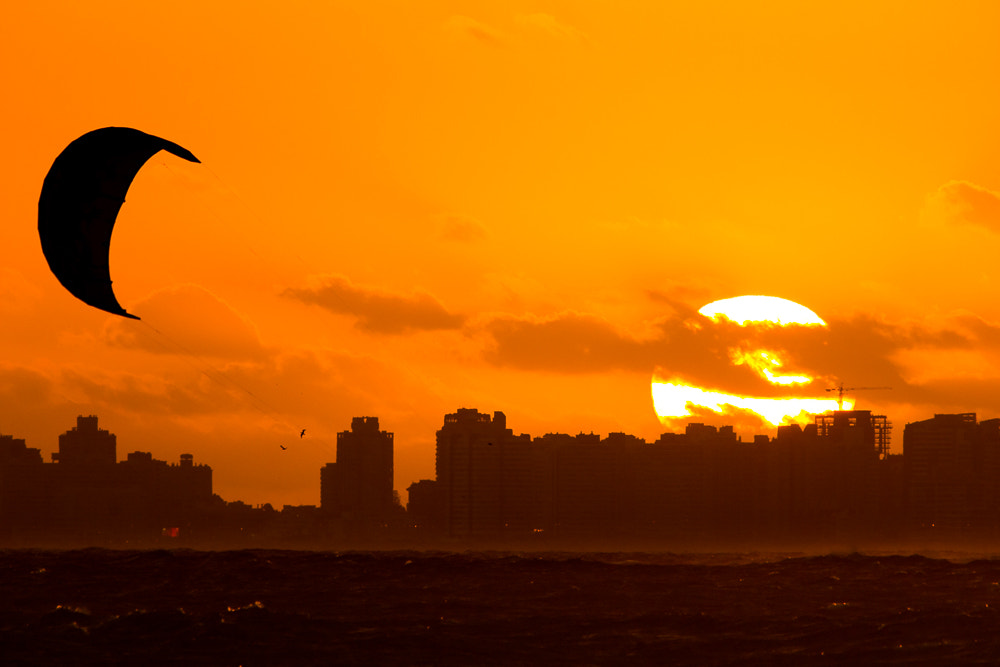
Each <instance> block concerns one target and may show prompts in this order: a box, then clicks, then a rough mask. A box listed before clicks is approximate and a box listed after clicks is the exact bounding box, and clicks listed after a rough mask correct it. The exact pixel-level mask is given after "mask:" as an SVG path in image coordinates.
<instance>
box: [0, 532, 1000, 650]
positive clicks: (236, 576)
mask: <svg viewBox="0 0 1000 667" xmlns="http://www.w3.org/2000/svg"><path fill="white" fill-rule="evenodd" d="M846 663H853V664H857V665H868V664H900V665H904V664H905V665H912V664H928V665H931V664H934V665H939V664H990V665H993V664H1000V560H993V559H979V560H973V559H955V558H952V559H946V558H928V557H924V556H874V555H846V556H808V557H806V556H799V557H792V556H781V555H766V554H730V555H725V554H715V555H673V554H609V553H603V554H562V553H544V554H541V553H532V554H527V553H525V554H504V553H462V554H450V553H436V552H353V553H333V552H310V551H278V550H250V551H191V550H175V551H174V550H172V551H112V550H101V549H86V550H79V551H27V550H16V551H0V664H2V665H24V664H30V665H54V664H67V665H80V664H84V665H90V664H94V665H97V664H101V665H115V664H134V665H182V664H183V665H320V664H322V665H387V664H388V665H616V664H622V665H624V664H656V665H745V664H750V665H811V664H824V665H828V664H846Z"/></svg>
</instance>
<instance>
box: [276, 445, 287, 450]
mask: <svg viewBox="0 0 1000 667" xmlns="http://www.w3.org/2000/svg"><path fill="white" fill-rule="evenodd" d="M278 447H281V448H282V449H288V447H285V446H284V445H278Z"/></svg>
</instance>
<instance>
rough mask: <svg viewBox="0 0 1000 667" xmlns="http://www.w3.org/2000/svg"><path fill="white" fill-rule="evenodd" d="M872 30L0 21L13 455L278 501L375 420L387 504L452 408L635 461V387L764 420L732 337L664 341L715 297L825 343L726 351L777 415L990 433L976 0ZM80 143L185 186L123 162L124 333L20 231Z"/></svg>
mask: <svg viewBox="0 0 1000 667" xmlns="http://www.w3.org/2000/svg"><path fill="white" fill-rule="evenodd" d="M681 4H683V5H685V6H676V7H675V6H672V5H681ZM872 4H873V3H870V2H837V3H801V2H772V3H742V2H732V3H718V2H704V3H693V4H692V3H663V2H649V3H628V2H621V3H607V2H587V1H581V0H574V1H572V2H569V1H567V2H541V3H539V2H533V3H527V2H520V1H516V0H515V1H510V0H504V1H503V2H481V3H458V2H439V1H437V0H428V1H426V2H420V3H403V2H398V3H389V2H364V3H362V2H322V3H321V2H281V3H277V2H275V3H267V4H265V3H229V4H224V3H221V2H211V3H204V2H176V3H169V6H168V5H162V4H156V3H136V2H101V1H95V2H88V3H78V5H79V6H77V4H71V3H62V2H59V3H51V2H44V1H41V2H32V3H17V4H14V5H12V6H9V7H5V12H4V20H3V21H2V22H0V62H3V63H4V65H3V66H2V70H0V71H2V72H3V76H2V81H3V98H2V99H3V102H4V103H3V110H2V112H0V114H2V118H3V121H4V122H2V123H0V147H2V151H3V156H4V158H5V159H4V160H3V161H2V163H0V170H2V179H0V181H2V183H3V187H2V188H0V219H2V220H3V224H2V225H0V248H2V249H3V261H2V263H0V322H2V323H3V324H2V326H0V346H2V347H0V349H2V350H3V352H2V356H0V433H4V434H10V435H14V436H15V437H21V438H25V439H26V440H27V441H28V445H29V446H31V447H38V448H41V449H42V451H43V453H44V454H45V456H46V458H48V453H49V452H51V451H53V450H55V448H56V447H57V437H58V434H59V433H61V432H63V431H65V430H67V429H68V428H70V427H71V426H73V425H74V424H75V417H76V415H78V414H97V415H99V416H100V419H101V425H102V427H104V428H108V429H110V430H111V431H112V432H114V433H116V434H117V435H118V443H119V446H118V451H119V456H121V457H124V455H125V454H126V453H127V452H130V451H134V450H143V451H152V452H153V454H154V456H155V457H156V458H160V459H167V460H169V461H176V460H177V458H178V456H179V455H180V453H182V452H191V453H193V454H194V455H195V460H196V461H200V462H204V463H208V464H209V465H211V466H212V467H213V468H214V470H215V489H216V492H217V493H219V494H220V495H222V496H223V497H224V498H226V499H227V500H236V499H242V500H245V501H247V502H251V503H261V502H271V503H274V504H275V505H281V504H285V503H288V504H300V503H317V502H318V501H319V469H320V467H321V466H322V465H323V463H325V462H327V461H332V460H334V456H335V441H336V433H337V432H338V431H341V430H345V429H347V428H349V425H350V419H351V417H352V416H361V415H374V416H378V417H379V418H380V420H381V423H382V427H383V428H385V429H387V430H390V431H393V432H395V434H396V439H395V447H396V487H397V488H398V489H400V490H401V491H402V490H405V488H406V486H408V485H409V484H410V483H411V482H412V481H415V480H417V479H420V478H427V477H433V475H434V457H433V453H434V432H435V430H436V429H437V428H439V427H440V425H441V423H442V417H443V415H444V413H446V412H453V411H455V409H457V408H459V407H475V408H479V409H481V410H484V411H493V410H503V411H505V412H506V413H507V416H508V423H509V425H510V426H511V427H513V428H514V430H515V431H516V432H527V433H531V434H532V435H542V434H544V433H546V432H552V431H562V432H571V433H576V432H579V431H586V432H590V431H595V432H598V433H602V434H606V433H608V432H609V431H625V432H628V433H633V434H636V435H639V436H642V437H645V438H647V439H655V438H656V437H657V436H658V435H659V433H660V432H661V431H662V430H663V426H662V425H661V424H660V423H659V421H658V420H657V418H656V415H655V413H654V411H653V406H652V399H651V395H650V380H651V378H652V376H653V373H654V371H655V370H657V369H660V370H661V371H664V372H667V373H669V374H674V375H678V376H683V377H684V378H685V379H687V380H688V381H690V382H692V383H696V384H698V385H699V386H704V387H707V388H711V389H717V390H720V391H726V392H730V393H734V392H735V393H742V394H746V395H758V396H765V395H773V392H774V390H773V389H771V388H768V387H766V386H762V384H765V383H762V381H761V380H760V378H759V377H758V376H757V375H755V374H753V373H751V372H750V371H749V369H748V368H746V366H745V365H744V366H733V364H732V362H731V359H730V357H729V355H728V354H727V352H726V350H727V346H728V345H730V344H733V343H734V341H735V342H736V343H738V342H740V341H742V340H744V339H745V338H746V335H747V334H746V331H741V330H737V329H736V328H734V327H730V326H726V325H725V324H723V325H719V326H715V325H712V326H702V327H701V328H698V326H696V325H697V324H699V323H700V324H704V323H703V322H700V320H699V319H698V318H699V317H700V316H699V315H698V314H697V312H696V311H697V310H698V308H700V307H701V306H703V305H705V304H706V303H708V302H710V301H714V300H716V299H722V298H727V297H733V296H737V295H741V294H766V295H773V296H778V297H783V298H786V299H791V300H793V301H796V302H798V303H800V304H803V305H805V306H807V307H809V308H810V309H812V310H813V311H815V312H816V313H817V314H818V315H819V316H820V317H822V318H823V319H824V320H825V321H826V322H827V323H828V325H829V326H828V328H827V329H824V330H819V331H816V330H810V331H804V330H803V331H791V330H782V331H771V332H762V333H761V332H758V333H755V334H754V335H760V336H763V337H765V338H767V339H768V340H767V342H768V344H770V345H772V348H773V349H777V350H781V351H782V352H784V353H785V354H784V356H783V357H782V359H783V361H784V362H785V366H784V369H783V370H787V372H789V373H795V372H797V371H802V372H808V373H809V374H811V375H813V376H815V377H817V378H821V379H822V381H820V380H819V379H818V380H817V382H815V383H813V386H811V387H809V388H808V390H806V391H805V394H807V395H810V396H814V397H817V396H818V397H828V396H829V395H828V394H824V392H823V388H825V387H827V386H834V384H835V383H836V382H837V381H842V382H844V383H845V384H847V385H848V386H891V387H893V389H892V390H891V391H880V392H867V393H861V392H859V393H858V394H857V396H856V397H855V398H856V399H857V401H858V407H859V408H863V409H871V410H875V411H877V412H879V413H883V414H887V415H888V416H889V418H890V419H891V420H892V421H893V422H894V423H895V424H896V425H897V428H896V433H895V440H894V447H893V449H894V451H899V450H900V448H901V444H902V443H901V434H902V426H903V425H904V424H905V423H906V422H907V421H914V420H917V419H924V418H928V417H930V416H932V415H933V414H934V413H935V412H959V411H963V412H964V411H976V412H978V413H980V416H981V417H983V418H989V417H996V416H1000V300H998V299H997V298H996V296H997V294H1000V283H998V280H1000V268H998V263H997V261H996V259H995V258H996V256H997V253H998V251H1000V88H998V87H997V86H996V85H995V78H996V72H997V71H1000V49H997V48H996V27H997V26H998V25H1000V6H998V5H997V4H996V3H993V2H978V3H977V2H954V1H949V2H924V3H920V2H883V3H876V4H877V5H878V6H877V7H874V8H873V7H872V6H871V5H872ZM759 5H765V6H759ZM109 125H124V126H130V127H135V128H138V129H141V130H143V131H146V132H150V133H152V134H156V135H158V136H161V137H163V138H165V139H168V140H170V141H174V142H177V143H179V144H180V145H182V146H184V147H185V148H188V149H190V150H191V151H192V152H194V154H195V155H197V156H198V157H199V158H200V159H201V160H202V164H192V163H187V162H184V161H183V160H180V159H179V158H176V157H174V156H171V155H167V154H164V153H160V154H158V155H156V156H154V158H153V159H152V160H150V161H149V163H147V165H146V167H145V168H144V169H143V170H142V171H141V172H140V174H139V176H138V178H137V179H136V180H135V182H134V183H133V186H132V189H131V190H130V192H129V197H128V202H127V203H126V205H125V206H124V207H123V209H122V213H121V215H120V216H119V219H118V224H117V226H116V228H115V236H114V240H113V243H112V257H111V259H112V265H111V269H112V277H113V278H114V280H115V291H116V293H117V295H118V298H119V301H120V302H121V304H122V305H123V306H124V307H125V308H126V309H127V310H128V311H130V312H133V313H136V314H137V315H139V316H140V317H142V318H143V320H142V322H134V321H128V320H124V319H122V318H116V317H114V316H110V315H107V314H104V313H102V312H100V311H97V310H94V309H93V308H90V307H88V306H86V305H84V304H82V303H81V302H79V301H77V300H76V299H74V298H73V297H72V296H70V295H69V294H68V293H67V292H66V291H65V290H64V289H63V288H62V287H61V286H60V285H59V284H58V282H57V281H56V280H55V278H54V277H53V276H52V275H51V273H50V272H49V270H48V267H47V265H46V262H45V259H44V257H43V256H42V253H41V250H40V245H39V241H38V235H37V229H36V224H37V219H36V216H37V203H38V194H39V191H40V189H41V184H42V179H43V178H44V176H45V173H46V172H47V170H48V168H49V166H50V165H51V163H52V161H53V160H54V159H55V156H56V155H57V154H58V153H59V152H60V151H61V150H62V149H63V148H64V147H65V146H66V145H67V144H68V143H69V142H70V141H72V140H73V139H75V138H76V137H78V136H79V135H81V134H83V133H85V132H87V131H89V130H92V129H96V128H99V127H104V126H109ZM769 392H770V393H769ZM741 419H742V418H741ZM709 420H710V419H709ZM727 421H733V420H732V419H729V420H727V419H722V420H719V422H718V423H726V422H727ZM743 421H745V419H744V420H743ZM741 424H742V425H741V428H742V429H743V430H742V432H743V433H745V434H747V435H749V434H751V433H753V432H755V431H756V432H765V433H768V432H769V433H772V434H773V430H771V429H770V427H767V428H765V427H764V426H763V425H761V426H759V427H756V426H755V425H754V424H751V423H749V422H747V423H742V422H741ZM301 428H306V429H307V434H308V435H307V437H306V438H305V439H302V440H301V441H300V440H298V438H297V434H298V431H299V429H301ZM279 444H285V445H286V446H288V447H289V449H288V450H286V451H282V450H281V449H280V448H279V446H278V445H279Z"/></svg>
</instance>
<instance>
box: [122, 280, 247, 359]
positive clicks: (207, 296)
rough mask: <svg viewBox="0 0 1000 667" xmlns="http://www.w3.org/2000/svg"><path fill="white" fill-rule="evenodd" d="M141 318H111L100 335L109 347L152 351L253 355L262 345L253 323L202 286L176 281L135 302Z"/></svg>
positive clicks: (236, 357)
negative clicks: (175, 284)
mask: <svg viewBox="0 0 1000 667" xmlns="http://www.w3.org/2000/svg"><path fill="white" fill-rule="evenodd" d="M134 310H135V312H137V313H141V315H142V318H143V319H142V321H140V322H135V321H132V320H123V319H121V318H113V319H111V320H109V321H108V323H107V325H105V327H104V331H103V336H104V339H105V340H106V341H107V342H108V344H110V345H112V346H115V347H125V348H132V349H140V350H144V351H146V352H152V353H155V354H175V355H196V356H207V357H217V358H222V359H259V358H261V357H262V356H263V354H264V348H263V346H262V345H261V342H260V339H259V338H258V336H257V331H256V329H255V327H254V326H253V324H252V323H251V322H250V321H249V320H248V319H246V318H245V317H243V316H242V315H240V314H239V313H238V312H236V311H235V310H234V309H233V308H232V307H231V306H229V305H228V304H226V303H225V302H223V301H222V300H221V299H219V298H218V297H216V296H215V295H214V294H212V293H211V292H209V291H208V290H206V289H204V288H202V287H200V286H198V285H180V286H176V287H171V288H169V289H165V290H161V291H159V292H156V293H154V294H153V295H151V296H150V297H148V298H146V299H145V300H143V301H140V302H139V303H137V304H136V305H135V308H134Z"/></svg>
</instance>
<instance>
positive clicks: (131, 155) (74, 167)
mask: <svg viewBox="0 0 1000 667" xmlns="http://www.w3.org/2000/svg"><path fill="white" fill-rule="evenodd" d="M161 150H163V151H167V152H168V153H173V154H174V155H176V156H177V157H181V158H184V159H185V160H189V161H190V162H200V160H199V159H198V158H196V157H195V156H194V155H192V154H191V151H189V150H187V149H186V148H183V147H181V146H178V145H177V144H175V143H173V142H170V141H167V140H166V139H161V138H159V137H154V136H153V135H151V134H146V133H145V132H140V131H139V130H133V129H132V128H128V127H105V128H102V129H100V130H94V131H93V132H88V133H87V134H85V135H83V136H82V137H80V138H79V139H76V140H75V141H73V142H72V143H71V144H70V145H69V146H67V147H66V148H65V150H63V152H62V153H60V154H59V157H57V158H56V160H55V162H53V163H52V167H51V168H50V169H49V173H48V174H47V175H46V176H45V182H44V183H43V184H42V194H41V196H40V197H39V199H38V237H39V239H40V240H41V242H42V252H43V253H44V254H45V259H46V260H48V262H49V268H50V269H51V270H52V273H53V274H55V277H56V278H58V279H59V282H60V283H62V285H63V287H65V288H66V289H68V290H69V291H70V292H71V293H72V294H73V296H75V297H76V298H78V299H80V300H81V301H83V302H84V303H87V304H89V305H91V306H93V307H94V308H99V309H101V310H106V311H107V312H109V313H113V314H115V315H121V316H123V317H131V318H133V319H139V318H138V317H136V316H135V315H131V314H129V313H127V312H125V309H124V308H122V307H121V305H119V303H118V299H116V298H115V293H114V291H112V289H111V272H110V269H109V267H108V256H109V254H110V249H111V232H112V230H113V228H114V226H115V219H116V218H117V217H118V211H119V210H120V209H121V207H122V204H124V203H125V193H126V192H128V189H129V186H130V185H131V184H132V179H134V178H135V175H136V174H137V173H139V170H140V169H141V168H142V166H143V165H144V164H146V161H147V160H149V158H151V157H153V155H155V154H156V153H158V152H159V151H161Z"/></svg>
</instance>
